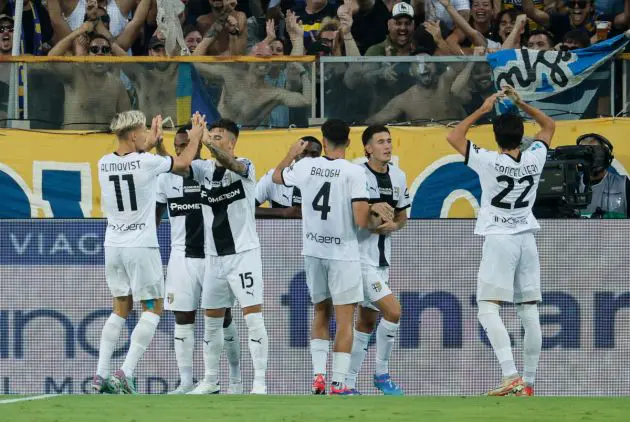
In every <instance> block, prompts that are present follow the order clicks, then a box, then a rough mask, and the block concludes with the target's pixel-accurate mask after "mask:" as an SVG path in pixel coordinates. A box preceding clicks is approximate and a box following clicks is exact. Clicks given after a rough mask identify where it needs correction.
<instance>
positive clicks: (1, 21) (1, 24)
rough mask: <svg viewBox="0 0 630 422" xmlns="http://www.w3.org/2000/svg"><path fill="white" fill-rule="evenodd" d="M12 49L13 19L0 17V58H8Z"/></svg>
mask: <svg viewBox="0 0 630 422" xmlns="http://www.w3.org/2000/svg"><path fill="white" fill-rule="evenodd" d="M12 49H13V18H12V17H11V16H9V15H0V56H10V55H11V51H12Z"/></svg>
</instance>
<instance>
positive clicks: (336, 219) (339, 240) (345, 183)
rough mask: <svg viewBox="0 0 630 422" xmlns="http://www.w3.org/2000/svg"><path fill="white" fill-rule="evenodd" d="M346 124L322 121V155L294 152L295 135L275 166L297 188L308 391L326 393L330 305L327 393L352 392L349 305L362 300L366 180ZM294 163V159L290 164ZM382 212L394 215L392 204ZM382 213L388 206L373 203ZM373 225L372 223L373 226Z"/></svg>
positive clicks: (298, 146) (277, 178)
mask: <svg viewBox="0 0 630 422" xmlns="http://www.w3.org/2000/svg"><path fill="white" fill-rule="evenodd" d="M349 133H350V128H349V127H348V125H347V124H346V123H344V122H343V121H341V120H338V119H331V120H328V121H326V122H325V123H324V124H323V126H322V135H323V138H322V143H323V145H324V152H325V156H323V157H317V158H310V157H307V158H303V159H301V160H300V161H298V162H297V163H294V161H295V158H296V157H297V156H298V155H299V154H300V153H302V151H303V150H304V149H305V148H306V144H307V143H306V142H304V141H302V140H299V141H298V142H297V143H295V144H294V145H293V146H292V147H291V149H290V150H289V153H288V154H287V156H286V157H285V158H284V159H283V160H282V161H281V162H280V164H279V165H278V166H277V167H276V169H275V170H274V173H273V176H272V180H273V182H274V183H277V184H281V183H282V184H284V185H285V186H295V187H298V188H299V189H300V191H301V192H302V226H303V238H302V242H303V250H302V255H304V269H305V271H306V283H307V285H308V289H309V292H310V295H311V301H312V302H313V305H314V315H313V327H312V340H311V357H312V361H313V389H312V391H313V394H326V380H325V374H326V361H327V360H328V349H329V338H330V334H329V332H328V327H329V323H330V320H331V318H332V312H333V307H334V311H335V321H336V323H337V332H336V334H335V345H334V353H333V364H332V370H333V375H332V384H331V387H330V394H333V395H350V394H353V393H352V391H351V389H349V388H348V387H347V386H346V384H345V380H346V376H347V375H348V369H349V365H350V353H351V351H352V323H353V321H354V308H355V305H356V304H357V303H358V302H361V301H362V300H363V284H362V280H361V262H360V254H359V242H358V239H357V233H358V229H359V228H366V227H368V226H370V221H371V219H370V218H369V213H370V205H369V203H368V198H369V194H368V191H367V180H366V176H365V173H364V172H363V170H362V169H361V167H360V166H358V165H356V164H352V163H351V162H350V161H347V160H346V159H345V156H346V148H348V145H349V144H350V140H349V137H348V136H349ZM292 163H293V164H292ZM389 208H390V209H389V210H388V211H389V212H388V213H387V215H386V217H387V219H388V220H391V219H392V218H393V212H392V211H391V207H389ZM379 210H380V212H382V213H383V214H385V211H386V210H387V206H386V205H385V204H381V205H380V206H378V207H375V208H374V210H373V211H374V212H375V213H379ZM372 227H373V226H372Z"/></svg>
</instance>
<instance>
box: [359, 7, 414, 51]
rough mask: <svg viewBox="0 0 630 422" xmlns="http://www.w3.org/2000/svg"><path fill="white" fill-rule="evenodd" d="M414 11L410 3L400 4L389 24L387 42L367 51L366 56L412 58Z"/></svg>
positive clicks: (394, 8)
mask: <svg viewBox="0 0 630 422" xmlns="http://www.w3.org/2000/svg"><path fill="white" fill-rule="evenodd" d="M413 17H414V10H413V6H411V5H410V4H408V3H398V4H396V5H395V6H394V7H393V9H392V17H391V19H390V20H389V21H388V22H387V28H388V30H389V34H388V36H387V38H386V39H385V41H383V42H381V43H378V44H375V45H373V46H371V47H370V48H368V49H367V51H366V52H365V55H366V56H410V55H412V54H413V45H412V39H413V31H414V27H415V24H414V20H413Z"/></svg>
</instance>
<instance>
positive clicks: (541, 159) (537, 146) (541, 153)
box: [526, 139, 549, 170]
mask: <svg viewBox="0 0 630 422" xmlns="http://www.w3.org/2000/svg"><path fill="white" fill-rule="evenodd" d="M548 148H549V147H548V146H547V144H546V143H545V142H544V141H541V140H539V139H537V140H535V141H534V142H532V144H531V145H530V146H529V148H527V150H526V151H528V152H530V153H532V154H533V155H534V157H536V161H537V162H538V164H539V165H540V167H543V166H544V165H545V162H546V161H547V150H548ZM541 170H542V169H541Z"/></svg>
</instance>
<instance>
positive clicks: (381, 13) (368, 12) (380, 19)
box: [352, 0, 391, 55]
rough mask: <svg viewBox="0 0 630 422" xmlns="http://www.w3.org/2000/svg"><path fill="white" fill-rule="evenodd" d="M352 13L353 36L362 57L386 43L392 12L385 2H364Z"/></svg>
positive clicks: (367, 0)
mask: <svg viewBox="0 0 630 422" xmlns="http://www.w3.org/2000/svg"><path fill="white" fill-rule="evenodd" d="M352 12H353V19H354V24H353V25H352V35H353V36H354V40H355V41H356V43H357V46H358V47H359V51H360V52H361V55H365V52H366V51H367V49H368V48H370V47H371V46H373V45H375V44H378V43H380V42H383V41H385V37H386V36H387V33H388V28H387V21H388V20H389V19H390V18H391V10H390V9H389V8H388V6H387V5H386V4H385V3H384V2H383V0H362V1H360V2H359V4H358V7H356V8H355V9H354V10H353V11H352Z"/></svg>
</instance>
